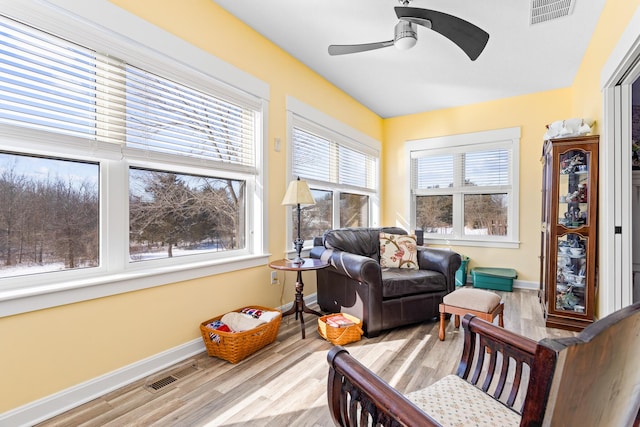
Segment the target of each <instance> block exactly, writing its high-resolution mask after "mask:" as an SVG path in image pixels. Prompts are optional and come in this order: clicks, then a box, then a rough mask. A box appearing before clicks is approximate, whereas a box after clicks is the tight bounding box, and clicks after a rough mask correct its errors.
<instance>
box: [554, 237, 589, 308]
mask: <svg viewBox="0 0 640 427" xmlns="http://www.w3.org/2000/svg"><path fill="white" fill-rule="evenodd" d="M587 240H588V237H583V236H581V235H580V234H577V233H567V234H565V235H563V236H560V237H558V246H557V248H558V257H557V260H558V265H557V268H556V298H555V309H556V310H557V311H570V312H573V313H584V312H585V307H586V295H585V284H586V277H587V259H586V248H587Z"/></svg>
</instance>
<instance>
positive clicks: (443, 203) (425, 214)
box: [416, 195, 453, 234]
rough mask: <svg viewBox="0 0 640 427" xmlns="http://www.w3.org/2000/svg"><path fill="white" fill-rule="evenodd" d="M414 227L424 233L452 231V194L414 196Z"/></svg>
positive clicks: (448, 232) (450, 232) (449, 232)
mask: <svg viewBox="0 0 640 427" xmlns="http://www.w3.org/2000/svg"><path fill="white" fill-rule="evenodd" d="M416 227H417V228H422V230H424V232H425V233H432V234H452V233H453V196H451V195H444V196H418V197H416Z"/></svg>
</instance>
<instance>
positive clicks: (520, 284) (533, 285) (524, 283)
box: [513, 279, 540, 291]
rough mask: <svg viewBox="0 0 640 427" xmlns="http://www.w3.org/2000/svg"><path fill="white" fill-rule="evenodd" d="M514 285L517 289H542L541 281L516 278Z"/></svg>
mask: <svg viewBox="0 0 640 427" xmlns="http://www.w3.org/2000/svg"><path fill="white" fill-rule="evenodd" d="M513 287H514V288H517V289H527V290H529V291H537V290H538V289H540V282H530V281H528V280H517V279H516V280H514V281H513Z"/></svg>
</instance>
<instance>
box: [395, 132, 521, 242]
mask: <svg viewBox="0 0 640 427" xmlns="http://www.w3.org/2000/svg"><path fill="white" fill-rule="evenodd" d="M496 142H510V144H511V148H512V161H511V184H512V192H511V194H512V198H513V201H512V202H511V203H509V219H510V220H511V221H512V223H513V224H510V227H509V229H510V231H511V232H510V235H509V236H507V237H506V238H505V239H495V240H482V238H481V237H473V238H472V237H469V236H464V237H461V238H451V239H443V238H430V237H429V236H427V235H426V234H425V236H424V240H425V243H432V244H443V245H458V246H478V247H495V248H512V249H517V248H519V247H520V241H519V238H520V237H519V236H520V228H519V222H520V215H519V206H520V202H519V193H520V128H519V127H513V128H505V129H496V130H490V131H483V132H472V133H465V134H458V135H448V136H441V137H435V138H425V139H417V140H411V141H407V142H406V144H405V161H406V164H407V165H409V167H411V166H410V165H411V153H412V152H414V151H422V150H431V149H438V148H452V147H458V146H470V145H475V144H489V143H496ZM406 182H407V187H406V188H407V189H408V191H409V193H408V197H407V202H406V207H405V215H406V217H407V218H410V221H411V226H410V228H411V229H412V230H413V229H415V225H416V216H415V200H414V197H413V195H412V194H411V171H409V173H407V181H406ZM454 215H455V212H454Z"/></svg>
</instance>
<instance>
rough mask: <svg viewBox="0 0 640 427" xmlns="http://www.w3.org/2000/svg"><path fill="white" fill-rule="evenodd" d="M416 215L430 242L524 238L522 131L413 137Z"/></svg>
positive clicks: (411, 152) (413, 212) (410, 149)
mask: <svg viewBox="0 0 640 427" xmlns="http://www.w3.org/2000/svg"><path fill="white" fill-rule="evenodd" d="M407 147H408V148H407V151H408V160H409V162H410V165H411V177H410V180H411V185H410V189H411V208H412V209H411V218H412V222H413V223H414V224H415V227H416V228H417V229H422V230H423V232H424V237H425V239H426V240H429V239H431V240H432V241H434V242H437V241H440V242H442V241H451V240H456V241H458V242H459V243H464V242H467V243H469V244H474V243H481V242H482V243H487V242H489V243H505V244H513V243H515V242H517V239H518V224H517V219H518V216H517V208H518V186H519V183H518V182H519V180H518V173H517V171H518V167H517V164H518V156H519V154H518V153H519V129H518V128H515V129H505V130H498V131H489V132H479V133H475V134H464V135H455V136H451V137H441V138H432V139H426V140H420V141H411V142H410V143H408V144H407Z"/></svg>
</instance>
